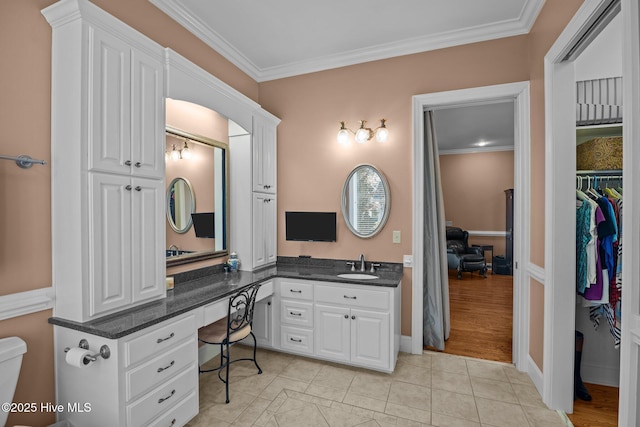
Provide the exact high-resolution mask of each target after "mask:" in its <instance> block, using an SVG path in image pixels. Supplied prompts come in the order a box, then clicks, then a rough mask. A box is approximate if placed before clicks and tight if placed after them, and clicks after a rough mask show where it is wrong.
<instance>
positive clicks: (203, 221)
mask: <svg viewBox="0 0 640 427" xmlns="http://www.w3.org/2000/svg"><path fill="white" fill-rule="evenodd" d="M191 219H193V229H194V230H195V232H196V237H204V238H210V239H211V238H213V237H215V233H214V228H215V227H214V222H213V212H200V213H192V214H191Z"/></svg>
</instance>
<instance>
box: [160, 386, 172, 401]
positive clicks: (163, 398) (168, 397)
mask: <svg viewBox="0 0 640 427" xmlns="http://www.w3.org/2000/svg"><path fill="white" fill-rule="evenodd" d="M174 394H176V389H175V388H174V389H173V390H171V393H170V394H169V396H167V397H161V398H160V399H158V403H162V402H164V401H165V400H169V399H171V398H172V397H173V395H174Z"/></svg>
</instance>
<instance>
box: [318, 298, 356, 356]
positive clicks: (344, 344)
mask: <svg viewBox="0 0 640 427" xmlns="http://www.w3.org/2000/svg"><path fill="white" fill-rule="evenodd" d="M314 310H315V340H316V342H315V354H316V355H318V356H321V357H326V358H329V359H332V360H336V361H349V360H350V356H351V355H350V351H349V348H350V346H351V324H350V322H351V320H350V310H349V308H347V307H337V306H331V305H322V304H316V305H315V307H314Z"/></svg>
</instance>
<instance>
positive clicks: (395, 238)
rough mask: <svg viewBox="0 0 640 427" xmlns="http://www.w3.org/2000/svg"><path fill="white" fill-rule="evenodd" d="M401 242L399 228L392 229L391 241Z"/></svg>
mask: <svg viewBox="0 0 640 427" xmlns="http://www.w3.org/2000/svg"><path fill="white" fill-rule="evenodd" d="M400 242H402V232H401V231H400V230H394V231H393V243H400Z"/></svg>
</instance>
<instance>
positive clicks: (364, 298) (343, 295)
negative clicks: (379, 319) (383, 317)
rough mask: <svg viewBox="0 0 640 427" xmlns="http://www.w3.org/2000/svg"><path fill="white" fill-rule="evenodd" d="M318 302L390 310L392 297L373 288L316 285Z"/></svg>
mask: <svg viewBox="0 0 640 427" xmlns="http://www.w3.org/2000/svg"><path fill="white" fill-rule="evenodd" d="M315 293H316V301H318V302H328V303H332V304H344V305H348V306H349V307H369V308H375V309H379V310H388V309H389V300H390V295H389V293H388V292H386V291H378V290H375V289H371V288H359V287H338V286H325V285H316V289H315Z"/></svg>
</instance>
